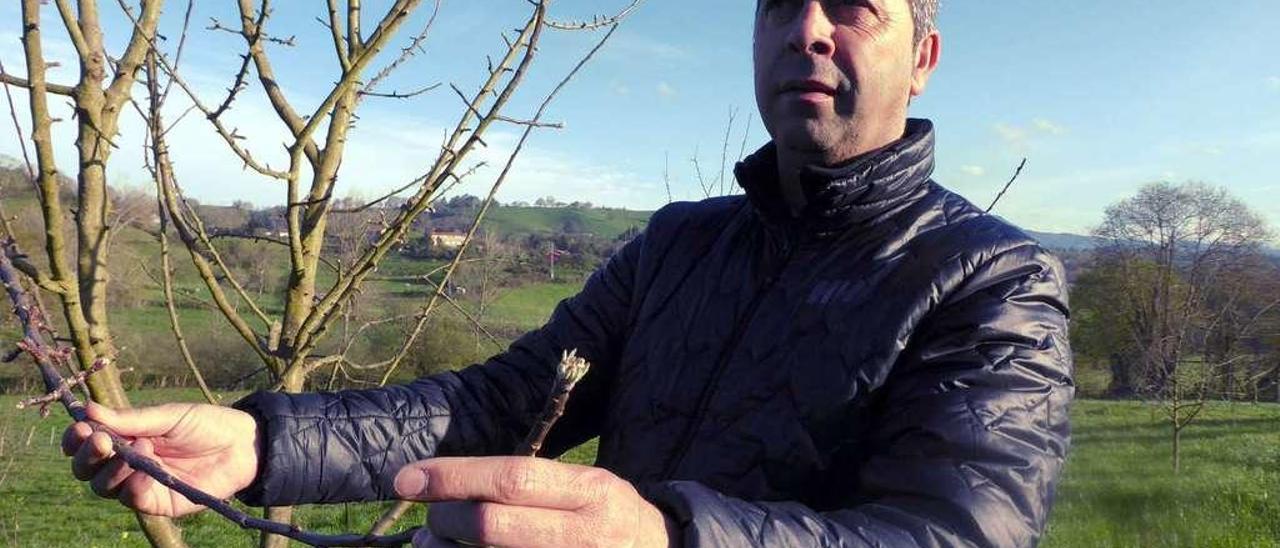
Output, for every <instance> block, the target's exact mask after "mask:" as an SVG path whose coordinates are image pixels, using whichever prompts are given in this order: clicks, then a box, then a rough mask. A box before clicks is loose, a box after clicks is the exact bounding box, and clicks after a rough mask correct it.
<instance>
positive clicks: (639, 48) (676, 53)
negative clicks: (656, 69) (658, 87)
mask: <svg viewBox="0 0 1280 548" xmlns="http://www.w3.org/2000/svg"><path fill="white" fill-rule="evenodd" d="M607 51H608V52H609V53H608V55H610V56H618V57H619V58H622V59H627V60H629V61H633V60H635V59H636V58H637V57H647V58H650V59H656V60H666V61H679V60H682V59H685V58H687V57H688V56H689V53H688V52H686V51H685V50H684V49H682V48H680V47H679V46H677V45H675V44H671V43H667V42H663V41H661V40H657V39H654V38H649V37H646V36H642V35H639V34H635V33H625V34H624V33H619V36H617V37H616V38H614V40H613V43H611V44H609V47H608V49H607Z"/></svg>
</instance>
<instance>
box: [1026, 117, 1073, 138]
mask: <svg viewBox="0 0 1280 548" xmlns="http://www.w3.org/2000/svg"><path fill="white" fill-rule="evenodd" d="M1031 126H1032V127H1034V128H1036V131H1039V132H1041V133H1046V134H1049V135H1062V134H1064V133H1066V132H1067V128H1064V127H1062V126H1060V125H1058V124H1055V123H1053V122H1050V121H1049V120H1046V119H1044V118H1036V119H1035V120H1032V121H1031Z"/></svg>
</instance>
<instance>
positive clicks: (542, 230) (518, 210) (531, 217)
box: [485, 206, 653, 238]
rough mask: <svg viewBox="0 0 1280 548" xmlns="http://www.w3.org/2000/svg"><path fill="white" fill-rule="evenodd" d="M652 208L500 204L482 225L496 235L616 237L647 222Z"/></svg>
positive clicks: (490, 212) (491, 211)
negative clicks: (496, 233)
mask: <svg viewBox="0 0 1280 548" xmlns="http://www.w3.org/2000/svg"><path fill="white" fill-rule="evenodd" d="M652 214H653V212H652V211H631V210H626V209H605V208H590V209H588V208H576V207H519V206H500V207H496V208H493V209H491V210H490V211H489V213H488V215H487V217H486V220H485V226H486V227H487V228H489V229H491V230H495V231H497V232H498V233H500V234H528V233H539V234H553V233H559V232H569V233H590V234H594V235H596V236H601V237H605V238H616V237H617V236H618V235H619V234H622V233H623V232H626V231H627V230H630V229H631V228H633V227H643V226H644V225H645V223H648V222H649V216H650V215H652Z"/></svg>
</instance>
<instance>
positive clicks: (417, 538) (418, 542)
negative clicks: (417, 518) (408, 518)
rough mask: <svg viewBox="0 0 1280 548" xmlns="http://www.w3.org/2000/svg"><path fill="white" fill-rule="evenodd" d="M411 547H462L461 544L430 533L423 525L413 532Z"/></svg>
mask: <svg viewBox="0 0 1280 548" xmlns="http://www.w3.org/2000/svg"><path fill="white" fill-rule="evenodd" d="M413 548H462V545H461V544H458V543H456V542H453V541H451V540H448V539H443V538H440V537H437V536H435V535H433V534H431V530H430V529H427V528H426V527H423V528H421V529H418V532H417V533H414V534H413Z"/></svg>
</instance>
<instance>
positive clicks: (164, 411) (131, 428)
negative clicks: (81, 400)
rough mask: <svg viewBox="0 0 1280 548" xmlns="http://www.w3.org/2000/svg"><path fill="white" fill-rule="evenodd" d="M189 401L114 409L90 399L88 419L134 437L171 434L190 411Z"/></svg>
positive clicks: (118, 432) (123, 434)
mask: <svg viewBox="0 0 1280 548" xmlns="http://www.w3.org/2000/svg"><path fill="white" fill-rule="evenodd" d="M191 408H192V406H191V405H190V404H175V403H171V404H165V405H157V406H154V407H138V408H132V409H112V408H110V407H107V406H105V405H99V404H97V403H90V404H89V405H88V406H87V407H85V412H86V413H87V414H88V415H89V420H92V421H94V422H97V423H98V424H101V425H102V426H105V427H106V428H107V429H108V430H111V431H112V432H115V433H116V434H118V435H121V436H128V437H131V438H138V437H149V438H153V437H160V436H163V435H165V434H168V433H169V431H171V430H173V428H174V427H175V426H177V425H178V423H179V422H180V421H181V420H182V419H183V418H184V417H186V416H187V413H190V412H191Z"/></svg>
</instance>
